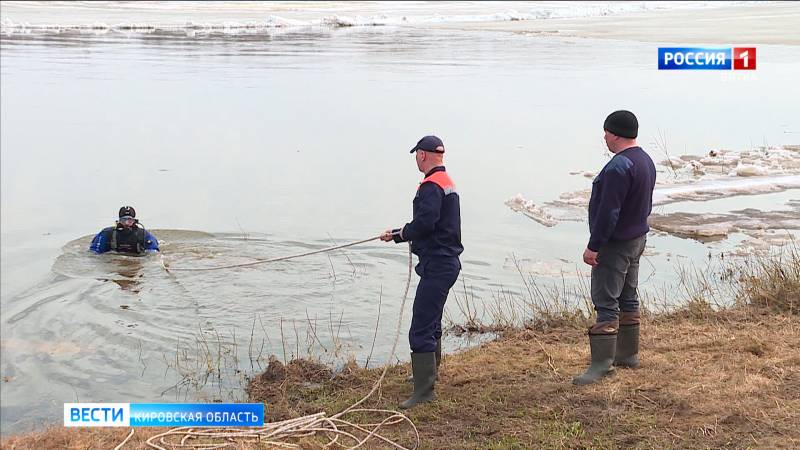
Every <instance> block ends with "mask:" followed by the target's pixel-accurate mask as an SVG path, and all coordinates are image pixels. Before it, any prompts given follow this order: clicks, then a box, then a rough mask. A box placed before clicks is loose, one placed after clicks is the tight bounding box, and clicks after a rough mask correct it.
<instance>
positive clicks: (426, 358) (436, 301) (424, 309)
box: [381, 136, 464, 409]
mask: <svg viewBox="0 0 800 450" xmlns="http://www.w3.org/2000/svg"><path fill="white" fill-rule="evenodd" d="M411 153H416V155H415V157H416V161H417V168H418V169H419V171H420V172H422V173H424V174H425V178H424V179H423V180H422V182H420V185H419V187H418V188H417V195H416V196H415V197H414V218H413V220H412V221H411V222H410V223H407V224H406V225H405V226H404V227H403V228H396V229H393V230H386V231H384V232H383V234H382V235H381V240H383V241H385V242H389V241H394V242H397V243H399V242H406V241H410V242H411V251H412V252H413V253H414V254H415V255H417V256H418V257H419V264H417V266H416V272H417V275H419V276H420V280H419V284H418V285H417V294H416V296H415V297H414V307H413V317H412V319H411V329H410V330H409V332H408V340H409V344H410V347H411V372H412V375H413V379H414V393H413V394H412V395H411V398H409V399H408V400H406V401H404V402H403V403H401V404H400V407H401V408H404V409H405V408H411V407H412V406H415V405H417V404H420V403H424V402H427V401H430V400H434V399H435V398H436V394H435V393H434V390H433V387H434V383H435V381H436V377H437V371H438V366H439V364H440V363H441V360H442V313H443V312H444V304H445V302H446V301H447V294H448V293H449V292H450V288H451V287H453V284H455V282H456V280H457V279H458V273H459V272H460V271H461V262H460V260H459V259H458V255H460V254H461V252H463V251H464V247H463V246H462V245H461V207H460V202H459V197H458V193H457V192H456V186H455V184H454V183H453V180H451V179H450V176H449V175H448V174H447V172H446V171H445V168H444V165H443V160H444V144H443V143H442V141H441V139H439V138H438V137H436V136H425V137H423V138H422V139H420V141H419V142H417V145H415V146H414V148H412V149H411Z"/></svg>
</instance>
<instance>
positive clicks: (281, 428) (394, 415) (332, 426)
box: [117, 236, 420, 450]
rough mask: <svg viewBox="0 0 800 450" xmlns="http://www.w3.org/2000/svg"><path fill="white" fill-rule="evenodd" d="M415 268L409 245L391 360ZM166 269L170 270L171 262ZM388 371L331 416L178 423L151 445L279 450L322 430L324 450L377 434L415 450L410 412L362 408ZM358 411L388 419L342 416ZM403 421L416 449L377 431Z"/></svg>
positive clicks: (416, 432) (400, 448) (403, 449)
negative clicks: (218, 424)
mask: <svg viewBox="0 0 800 450" xmlns="http://www.w3.org/2000/svg"><path fill="white" fill-rule="evenodd" d="M378 238H379V236H376V237H373V238H369V239H364V240H361V241H356V242H350V243H347V244H344V245H337V246H334V247H327V248H324V249H321V250H315V251H312V252H306V253H301V254H297V255H290V256H283V257H280V258H272V259H267V260H259V261H255V262H252V263H245V264H234V265H230V266H222V267H211V268H197V269H190V268H186V269H172V270H187V271H188V270H218V269H227V268H232V267H246V266H252V265H256V264H263V263H267V262H274V261H283V260H287V259H293V258H299V257H301V256H308V255H313V254H316V253H322V252H326V251H332V250H337V249H340V248H344V247H350V246H353V245H357V244H362V243H365V242H370V241H373V240H375V239H378ZM412 266H413V260H412V257H411V247H410V246H409V249H408V274H407V277H406V285H405V289H404V291H403V299H402V301H401V303H400V314H399V315H398V317H397V327H396V329H395V336H394V342H393V343H392V352H391V355H390V356H389V361H391V360H392V358H394V357H395V353H396V351H397V343H398V341H399V339H400V329H401V327H402V324H403V311H404V310H405V304H406V300H407V299H408V291H409V290H410V288H411V271H412ZM164 268H165V269H166V266H165V267H164ZM388 370H389V365H388V364H387V365H385V366H384V368H383V372H382V373H381V376H380V378H378V380H377V381H376V382H375V384H373V386H372V389H371V390H370V391H369V392H368V393H367V394H366V395H365V396H364V397H362V398H361V400H359V401H357V402H355V403H353V404H352V405H350V406H348V407H347V408H345V409H344V410H342V411H340V412H338V413H336V414H334V415H332V416H326V414H325V412H319V413H316V414H310V415H307V416H303V417H297V418H294V419H288V420H284V421H281V422H272V423H268V424H265V425H264V426H263V427H260V428H255V429H253V428H248V429H243V428H203V429H200V430H197V429H193V428H191V427H179V428H173V429H171V430H168V431H166V432H163V433H160V434H157V435H155V436H152V437H150V438H149V439H147V441H146V443H147V445H148V447H150V448H154V449H157V450H167V449H168V448H170V449H177V448H202V449H206V450H207V449H218V448H228V447H236V446H238V445H239V444H241V443H242V442H251V443H258V444H262V445H267V446H273V447H279V448H300V445H298V444H293V443H289V442H286V440H288V439H292V438H302V437H309V436H312V435H315V434H317V433H324V434H325V435H326V437H327V438H328V439H329V441H328V442H327V443H326V444H324V447H325V448H327V447H332V446H338V447H344V448H348V449H357V448H359V447H361V446H363V445H364V444H366V443H367V442H368V441H369V440H371V439H373V438H374V439H378V440H380V441H383V442H384V443H386V444H388V445H390V446H392V447H394V448H397V449H398V450H412V449H416V448H418V447H419V444H420V438H419V430H417V427H416V426H415V425H414V422H412V421H411V419H409V418H408V417H407V416H406V415H405V414H403V413H400V412H398V411H392V410H386V409H368V408H358V406H360V405H361V404H363V403H364V402H365V401H367V399H369V398H370V397H371V396H372V395H373V394H374V393H375V392H376V391H377V390H378V389H379V388H380V386H381V383H383V380H384V378H385V377H386V373H387V371H388ZM355 413H372V414H384V415H386V417H385V418H384V419H383V420H381V421H380V422H378V423H367V424H358V423H354V422H351V421H347V420H344V419H342V417H344V416H346V415H348V414H355ZM401 422H408V424H409V425H411V428H412V430H413V431H414V436H415V443H414V446H413V447H411V449H409V448H407V447H404V446H403V445H401V444H399V443H397V442H395V441H393V440H392V439H389V438H387V437H385V436H383V435H381V434H380V433H378V430H379V429H380V428H381V427H384V426H387V425H395V424H398V423H401ZM342 428H349V429H351V430H353V431H352V432H350V431H345V430H344V429H342ZM369 428H371V429H369ZM356 432H359V433H361V434H362V435H365V437H363V438H359V437H358V436H357V435H356V434H355V433H356ZM133 433H134V429H133V428H131V433H130V434H129V435H128V437H127V438H126V439H125V441H123V442H122V443H121V444H119V445H118V446H117V449H119V448H121V447H122V445H123V444H125V443H126V442H127V441H128V440H129V439H130V438H131V436H133ZM170 438H171V439H170ZM340 438H343V439H342V441H345V442H346V441H347V440H349V441H351V442H352V445H344V444H343V443H342V441H340ZM168 439H169V441H168ZM190 440H203V442H194V443H188V442H187V441H190ZM162 445H163V447H162Z"/></svg>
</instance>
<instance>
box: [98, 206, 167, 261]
mask: <svg viewBox="0 0 800 450" xmlns="http://www.w3.org/2000/svg"><path fill="white" fill-rule="evenodd" d="M89 250H91V251H93V252H95V253H105V252H108V251H115V252H118V253H125V254H129V255H144V254H146V253H151V252H157V251H158V241H157V240H156V238H155V236H153V235H152V234H150V232H149V231H147V230H145V229H144V227H143V226H141V225H140V224H139V220H138V219H136V210H135V209H133V208H132V207H130V206H123V207H122V208H120V209H119V220H117V223H116V224H115V225H114V226H113V227H108V228H104V229H103V230H102V231H100V232H99V233H97V235H96V236H95V237H94V239H92V243H91V245H89Z"/></svg>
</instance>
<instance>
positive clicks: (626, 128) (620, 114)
mask: <svg viewBox="0 0 800 450" xmlns="http://www.w3.org/2000/svg"><path fill="white" fill-rule="evenodd" d="M603 129H604V130H606V131H608V132H609V133H612V134H616V135H617V136H620V137H625V138H630V139H635V138H636V136H638V135H639V121H638V120H636V116H634V115H633V113H632V112H630V111H625V110H621V111H614V112H613V113H611V114H609V115H608V117H606V121H605V123H603Z"/></svg>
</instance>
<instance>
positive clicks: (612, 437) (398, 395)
mask: <svg viewBox="0 0 800 450" xmlns="http://www.w3.org/2000/svg"><path fill="white" fill-rule="evenodd" d="M715 314H716V316H715V317H714V320H713V321H707V320H704V319H702V318H696V317H692V316H689V315H683V316H681V315H675V316H673V317H671V318H669V320H667V318H659V319H658V320H653V321H647V322H645V323H644V324H643V328H642V330H643V331H642V360H643V366H642V368H641V369H639V370H635V371H633V370H619V373H618V374H617V375H616V376H613V377H611V378H607V379H606V380H604V381H603V382H602V383H600V384H598V385H594V386H588V387H582V388H578V387H575V386H572V385H571V384H570V383H569V381H570V378H571V376H572V375H574V374H576V373H578V372H580V371H581V370H582V369H583V368H584V367H585V364H586V361H587V358H588V345H587V344H586V341H585V336H584V333H583V332H581V331H580V330H577V329H573V328H569V329H566V330H551V331H547V332H542V331H533V330H522V331H519V332H516V333H508V334H506V335H505V336H504V337H503V338H501V339H499V340H496V341H493V342H489V343H487V344H484V345H482V346H480V347H478V348H473V349H470V350H468V351H465V352H463V353H460V354H456V355H450V356H447V357H446V359H445V361H444V365H443V366H442V367H443V368H442V371H441V377H440V381H439V383H438V385H437V392H438V395H439V400H438V401H437V402H435V403H432V404H429V405H425V406H423V407H420V408H418V409H415V410H412V411H411V413H410V417H411V419H412V420H414V422H415V423H416V424H417V427H418V428H419V431H420V434H421V438H422V443H423V448H430V449H440V448H474V449H484V448H498V449H499V448H508V449H511V448H520V449H522V448H618V447H633V448H797V447H798V446H800V430H798V429H797V424H798V423H800V352H799V351H798V350H797V349H798V348H800V317H798V315H796V314H793V315H787V314H776V313H774V312H770V311H768V310H765V309H763V308H759V309H756V308H750V307H739V308H736V309H734V310H730V311H724V312H717V313H715ZM407 374H408V368H407V367H406V366H396V367H392V368H391V370H390V371H389V373H388V374H387V379H386V380H385V382H384V387H383V389H382V391H381V395H380V396H376V399H375V400H371V401H370V402H369V405H368V406H374V407H378V408H393V407H395V406H396V404H397V402H398V401H400V400H402V399H404V397H405V396H406V395H408V394H409V391H410V386H409V385H408V384H407V383H406V382H405V377H406V375H407ZM378 376H379V371H378V370H377V369H369V370H366V369H362V368H358V367H355V366H354V365H351V366H349V367H348V369H347V370H345V371H344V372H342V373H340V374H337V375H333V374H332V373H331V372H330V370H329V369H327V368H325V367H324V366H318V365H316V364H313V363H300V362H293V363H290V364H289V365H287V366H283V365H282V364H281V363H280V362H277V361H276V362H275V364H274V365H273V366H272V368H271V369H268V371H267V372H265V374H263V375H261V376H259V378H257V379H255V380H254V383H251V385H250V388H249V391H248V392H249V394H250V395H251V398H252V399H253V400H261V401H266V403H267V411H268V415H269V417H270V418H271V419H273V420H277V419H281V418H286V417H290V416H297V415H303V414H308V413H313V412H318V411H323V410H324V411H328V412H335V411H338V410H340V409H342V408H344V407H345V406H346V405H348V404H350V403H352V402H354V401H355V400H357V399H359V398H360V397H361V396H362V395H363V394H364V392H365V391H366V390H368V389H369V387H370V386H371V385H372V383H373V382H374V381H375V380H376V379H377V378H378ZM397 432H398V433H406V432H407V430H405V429H403V430H402V431H401V429H399V428H398V429H397ZM155 433H156V431H155V430H150V429H138V430H137V432H136V434H135V435H134V440H133V442H132V443H130V445H128V446H126V448H145V447H144V444H143V442H144V440H145V437H146V436H151V435H153V434H155ZM391 433H392V431H391V429H390V430H389V436H391ZM125 435H126V430H120V429H116V430H114V429H98V430H90V429H65V428H61V427H54V428H52V429H50V430H46V431H44V432H40V433H36V434H29V435H26V436H22V437H16V438H10V439H7V440H5V441H4V442H3V448H9V449H11V448H14V449H43V448H58V449H62V448H64V449H66V448H70V449H72V448H75V449H77V448H112V447H113V445H112V444H116V443H119V442H121V441H122V439H124V437H125ZM393 437H396V438H398V439H401V440H403V439H405V441H404V442H406V443H409V444H410V443H411V442H412V439H411V436H410V435H400V436H393ZM320 442H321V441H320ZM303 445H304V446H305V447H309V448H313V447H315V446H316V441H313V440H310V441H305V442H303ZM250 448H257V447H250ZM373 448H377V447H373Z"/></svg>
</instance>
